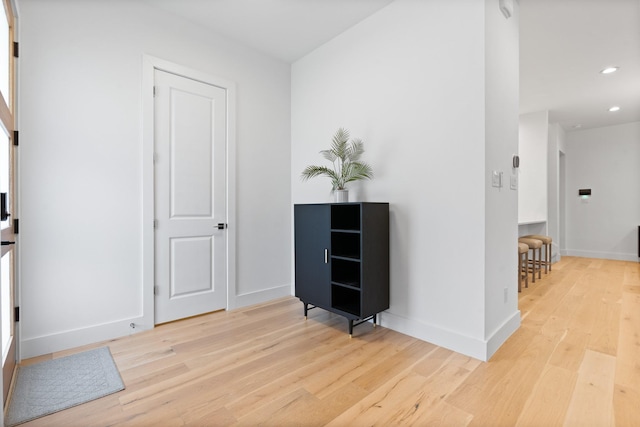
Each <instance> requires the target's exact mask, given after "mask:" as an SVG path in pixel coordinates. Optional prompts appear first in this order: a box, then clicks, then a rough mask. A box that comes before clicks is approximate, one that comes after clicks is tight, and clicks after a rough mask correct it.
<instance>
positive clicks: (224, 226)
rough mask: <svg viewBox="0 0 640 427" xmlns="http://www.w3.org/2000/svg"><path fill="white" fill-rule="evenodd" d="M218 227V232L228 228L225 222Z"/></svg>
mask: <svg viewBox="0 0 640 427" xmlns="http://www.w3.org/2000/svg"><path fill="white" fill-rule="evenodd" d="M217 227H218V230H224V229H225V228H227V224H226V223H224V222H219V223H218V226H217Z"/></svg>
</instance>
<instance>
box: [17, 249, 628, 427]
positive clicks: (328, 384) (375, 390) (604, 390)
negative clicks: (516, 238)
mask: <svg viewBox="0 0 640 427" xmlns="http://www.w3.org/2000/svg"><path fill="white" fill-rule="evenodd" d="M519 306H520V310H521V313H522V326H521V327H520V329H519V330H518V331H517V332H516V333H515V334H514V335H512V336H511V337H510V338H509V339H508V340H507V342H506V343H505V344H504V345H503V346H502V347H501V348H500V349H499V350H498V352H497V353H496V354H495V355H494V356H493V357H492V359H491V360H490V361H489V362H487V363H483V362H480V361H478V360H475V359H472V358H469V357H466V356H463V355H460V354H457V353H455V352H452V351H450V350H447V349H444V348H441V347H438V346H435V345H433V344H430V343H427V342H423V341H420V340H417V339H414V338H411V337H408V336H406V335H402V334H399V333H397V332H394V331H391V330H389V329H386V328H382V327H377V328H373V327H372V325H371V324H366V325H361V326H359V327H357V328H355V330H354V337H353V338H352V339H349V337H348V335H347V333H346V328H347V326H346V321H345V320H344V319H343V318H342V317H339V316H336V315H332V314H330V313H327V312H325V311H322V310H320V309H317V310H312V311H310V312H309V319H308V320H306V321H305V320H304V318H303V315H302V304H301V303H300V302H299V301H298V300H297V299H295V298H293V297H289V298H284V299H280V300H276V301H273V302H270V303H267V304H262V305H258V306H253V307H248V308H244V309H240V310H235V311H231V312H217V313H212V314H208V315H204V316H200V317H196V318H191V319H186V320H183V321H179V322H174V323H171V324H167V325H163V326H160V327H157V328H156V329H154V330H153V331H147V332H143V333H140V334H136V335H133V336H130V337H125V338H121V339H117V340H113V341H109V342H106V343H100V344H96V345H92V346H87V347H84V348H79V349H74V350H72V351H65V352H60V353H55V354H52V355H46V356H42V357H39V358H34V359H30V360H27V361H24V362H23V364H29V363H34V362H37V361H40V360H43V359H46V358H52V357H60V356H64V355H67V354H71V353H74V352H77V351H80V350H85V349H88V348H95V347H98V346H100V345H108V346H109V347H110V348H111V352H112V354H113V356H114V359H115V361H116V363H117V365H118V367H119V369H120V372H121V375H122V377H123V380H124V382H125V384H126V389H125V390H123V391H121V392H119V393H116V394H113V395H111V396H107V397H104V398H102V399H99V400H96V401H93V402H90V403H87V404H84V405H81V406H78V407H75V408H71V409H68V410H65V411H62V412H59V413H56V414H52V415H49V416H47V417H44V418H41V419H38V420H35V421H32V422H30V423H27V424H24V425H25V426H112V425H117V426H182V425H193V426H227V425H228V426H233V425H239V426H245V425H246V426H254V425H267V426H318V425H330V426H365V425H366V426H369V425H382V426H390V425H417V426H580V427H582V426H598V427H600V426H638V425H640V263H634V262H623V261H609V260H599V259H587V258H573V257H563V258H562V261H561V262H559V263H557V264H554V265H553V271H552V272H551V273H550V274H548V275H544V274H543V279H542V280H538V281H536V283H535V284H533V283H530V284H529V288H528V289H527V288H523V292H522V293H521V294H520V296H519Z"/></svg>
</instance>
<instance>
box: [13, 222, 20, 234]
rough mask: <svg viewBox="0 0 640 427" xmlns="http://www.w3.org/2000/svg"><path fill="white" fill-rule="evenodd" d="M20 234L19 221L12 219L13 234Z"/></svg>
mask: <svg viewBox="0 0 640 427" xmlns="http://www.w3.org/2000/svg"><path fill="white" fill-rule="evenodd" d="M19 233H20V220H19V219H18V218H14V219H13V234H19Z"/></svg>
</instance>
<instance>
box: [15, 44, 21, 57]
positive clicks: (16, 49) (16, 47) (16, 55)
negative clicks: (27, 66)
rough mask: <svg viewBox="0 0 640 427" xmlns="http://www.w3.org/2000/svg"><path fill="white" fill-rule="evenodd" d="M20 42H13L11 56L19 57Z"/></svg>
mask: <svg viewBox="0 0 640 427" xmlns="http://www.w3.org/2000/svg"><path fill="white" fill-rule="evenodd" d="M19 48H20V44H19V43H18V42H13V56H14V57H15V58H19V57H20V49H19Z"/></svg>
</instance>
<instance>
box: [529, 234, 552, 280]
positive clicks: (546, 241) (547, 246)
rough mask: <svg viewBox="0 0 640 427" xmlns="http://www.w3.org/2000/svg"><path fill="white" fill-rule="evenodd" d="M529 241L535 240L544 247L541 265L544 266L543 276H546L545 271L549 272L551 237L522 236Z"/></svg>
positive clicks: (537, 235) (540, 235)
mask: <svg viewBox="0 0 640 427" xmlns="http://www.w3.org/2000/svg"><path fill="white" fill-rule="evenodd" d="M522 237H525V238H530V239H537V240H540V241H541V242H542V244H543V245H544V261H542V264H543V265H544V274H547V271H551V243H552V241H553V240H552V239H551V236H545V235H543V234H529V235H528V236H522Z"/></svg>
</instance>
